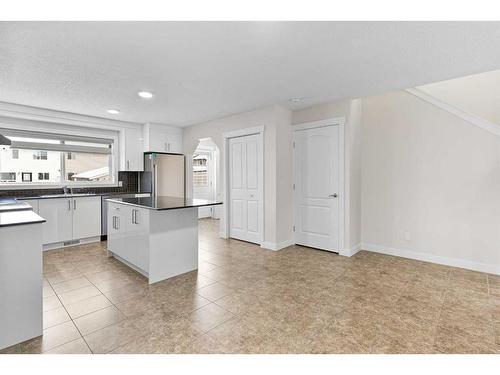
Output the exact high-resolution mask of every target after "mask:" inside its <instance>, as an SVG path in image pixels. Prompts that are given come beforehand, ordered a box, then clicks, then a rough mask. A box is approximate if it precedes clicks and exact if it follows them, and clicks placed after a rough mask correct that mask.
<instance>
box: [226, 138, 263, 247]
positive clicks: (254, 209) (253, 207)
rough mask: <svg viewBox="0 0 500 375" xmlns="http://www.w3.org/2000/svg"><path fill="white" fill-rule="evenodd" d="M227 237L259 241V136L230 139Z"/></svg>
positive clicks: (260, 161) (260, 233)
mask: <svg viewBox="0 0 500 375" xmlns="http://www.w3.org/2000/svg"><path fill="white" fill-rule="evenodd" d="M228 157H229V173H228V176H229V236H230V237H232V238H236V239H240V240H244V241H249V242H255V243H259V244H260V243H261V238H262V212H260V211H261V200H262V183H261V181H260V179H261V172H262V171H261V168H262V150H261V142H260V136H259V135H257V134H256V135H248V136H244V137H236V138H230V139H229V152H228Z"/></svg>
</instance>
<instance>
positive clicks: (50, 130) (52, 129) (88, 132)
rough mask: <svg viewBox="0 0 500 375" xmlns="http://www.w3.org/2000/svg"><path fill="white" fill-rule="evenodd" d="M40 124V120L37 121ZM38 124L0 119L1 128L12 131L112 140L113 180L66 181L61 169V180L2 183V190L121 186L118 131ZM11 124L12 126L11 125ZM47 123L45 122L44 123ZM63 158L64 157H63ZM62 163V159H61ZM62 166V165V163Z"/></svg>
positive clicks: (0, 186) (110, 162)
mask: <svg viewBox="0 0 500 375" xmlns="http://www.w3.org/2000/svg"><path fill="white" fill-rule="evenodd" d="M36 123H37V124H39V122H36ZM37 124H34V126H17V125H10V124H8V123H4V122H3V121H0V128H2V129H7V130H11V131H20V132H27V133H30V132H32V133H34V134H35V135H36V134H41V133H46V135H47V136H49V135H50V134H64V135H67V136H68V137H73V138H75V139H76V138H81V139H82V141H83V140H85V139H87V140H89V141H90V140H91V139H92V138H95V139H99V138H106V139H110V140H112V151H111V157H110V161H109V167H110V171H111V181H109V182H102V181H97V182H91V181H64V180H65V178H66V176H65V175H64V174H63V172H64V171H63V170H61V181H59V182H34V183H5V184H4V183H1V184H0V190H24V189H47V188H61V187H63V186H68V187H72V188H86V187H116V186H119V183H118V167H119V132H118V131H100V129H91V128H88V129H87V128H83V127H74V129H70V128H67V129H64V130H63V131H61V130H60V129H59V127H60V126H57V125H59V124H57V125H53V126H51V125H52V124H46V125H47V126H46V127H45V126H44V127H43V129H40V127H39V126H37ZM9 125H10V126H9ZM44 125H45V124H44ZM61 160H63V158H61ZM61 163H62V161H61ZM61 167H62V165H61Z"/></svg>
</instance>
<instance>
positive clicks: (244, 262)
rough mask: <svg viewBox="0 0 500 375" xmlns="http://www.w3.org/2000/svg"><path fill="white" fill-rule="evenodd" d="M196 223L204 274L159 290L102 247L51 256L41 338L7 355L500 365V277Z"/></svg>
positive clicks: (78, 248) (185, 277)
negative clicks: (258, 240) (407, 359)
mask: <svg viewBox="0 0 500 375" xmlns="http://www.w3.org/2000/svg"><path fill="white" fill-rule="evenodd" d="M217 226H218V223H217V222H216V221H213V220H202V221H200V252H199V258H200V262H199V270H198V271H197V272H191V273H188V274H185V275H181V276H178V277H176V278H173V279H170V280H166V281H163V282H160V283H157V284H154V285H148V284H147V282H146V279H145V278H144V277H142V276H140V275H139V274H137V273H135V272H134V271H132V270H130V269H129V268H127V267H125V266H123V265H122V264H121V263H119V262H118V261H116V260H115V259H113V258H107V257H106V253H105V247H106V244H105V243H101V244H91V245H82V246H76V247H71V248H67V249H64V250H54V251H50V252H46V253H44V276H45V277H44V290H43V291H44V319H43V322H44V335H43V336H42V337H40V338H36V339H33V340H31V341H28V342H25V343H22V344H19V345H16V346H14V347H11V348H8V349H6V350H4V351H3V352H4V353H500V277H499V276H494V275H487V274H484V273H478V272H471V271H466V270H463V269H458V268H451V267H446V266H440V265H435V264H430V263H424V262H418V261H413V260H407V259H402V258H396V257H390V256H384V255H379V254H374V253H369V252H364V251H363V252H360V253H358V254H356V255H355V256H354V257H352V258H345V257H340V256H338V255H336V254H332V253H327V252H323V251H318V250H313V249H309V248H304V247H299V246H291V247H289V248H287V249H284V250H282V251H279V252H272V251H268V250H263V249H260V248H259V247H257V246H255V245H251V244H248V243H245V242H240V241H235V240H229V241H227V240H222V239H219V238H218V227H217Z"/></svg>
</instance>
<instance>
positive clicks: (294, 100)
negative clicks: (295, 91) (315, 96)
mask: <svg viewBox="0 0 500 375" xmlns="http://www.w3.org/2000/svg"><path fill="white" fill-rule="evenodd" d="M301 100H302V98H290V101H291V102H293V103H298V102H300V101H301Z"/></svg>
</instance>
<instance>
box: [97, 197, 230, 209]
mask: <svg viewBox="0 0 500 375" xmlns="http://www.w3.org/2000/svg"><path fill="white" fill-rule="evenodd" d="M107 201H108V202H114V203H121V204H126V205H130V206H135V207H140V208H147V209H149V210H156V211H163V210H179V209H182V208H195V207H205V206H217V205H220V204H222V202H219V201H212V200H206V199H193V198H181V197H169V196H157V197H144V198H110V199H107Z"/></svg>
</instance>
